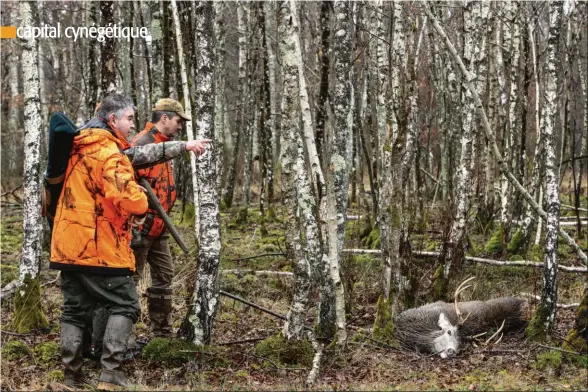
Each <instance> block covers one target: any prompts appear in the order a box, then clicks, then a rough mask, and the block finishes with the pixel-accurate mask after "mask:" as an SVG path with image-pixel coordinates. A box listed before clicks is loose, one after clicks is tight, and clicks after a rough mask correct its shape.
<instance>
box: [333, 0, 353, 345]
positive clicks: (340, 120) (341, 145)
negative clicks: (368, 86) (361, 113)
mask: <svg viewBox="0 0 588 392" xmlns="http://www.w3.org/2000/svg"><path fill="white" fill-rule="evenodd" d="M334 17H335V27H334V35H335V37H334V41H335V42H334V53H335V56H334V60H335V86H334V92H333V106H334V110H333V111H334V127H332V128H331V129H333V135H332V137H331V138H330V140H331V143H330V151H329V165H328V167H329V169H328V171H327V195H326V197H327V211H328V215H327V225H328V233H329V235H328V237H329V240H328V245H329V260H330V275H331V279H332V281H333V284H334V288H335V311H336V317H337V320H336V325H337V337H336V339H337V340H336V342H337V344H338V345H344V344H345V343H346V341H347V329H346V325H345V294H344V289H343V282H342V281H341V251H342V250H343V241H344V239H345V217H346V213H347V201H348V196H349V195H348V188H349V163H350V162H351V143H352V142H353V139H352V137H351V128H352V121H353V99H352V98H353V86H352V84H351V83H352V80H353V77H352V70H353V68H352V67H351V18H350V8H349V3H347V2H345V1H335V4H334Z"/></svg>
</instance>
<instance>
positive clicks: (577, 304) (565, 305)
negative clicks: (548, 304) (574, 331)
mask: <svg viewBox="0 0 588 392" xmlns="http://www.w3.org/2000/svg"><path fill="white" fill-rule="evenodd" d="M520 294H521V295H522V296H523V297H528V298H533V299H536V300H537V301H539V300H541V297H540V296H539V295H534V294H531V293H520ZM555 305H556V306H557V307H558V308H560V309H571V308H578V307H580V303H573V304H555Z"/></svg>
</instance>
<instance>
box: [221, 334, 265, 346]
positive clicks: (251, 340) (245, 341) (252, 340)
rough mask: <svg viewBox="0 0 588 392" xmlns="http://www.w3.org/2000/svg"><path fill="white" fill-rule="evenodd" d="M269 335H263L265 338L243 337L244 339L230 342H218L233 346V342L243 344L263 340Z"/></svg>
mask: <svg viewBox="0 0 588 392" xmlns="http://www.w3.org/2000/svg"><path fill="white" fill-rule="evenodd" d="M267 338H268V337H267V336H266V337H263V338H251V339H242V340H232V341H230V342H224V343H219V344H217V346H232V345H233V344H243V343H255V342H259V341H261V340H265V339H267Z"/></svg>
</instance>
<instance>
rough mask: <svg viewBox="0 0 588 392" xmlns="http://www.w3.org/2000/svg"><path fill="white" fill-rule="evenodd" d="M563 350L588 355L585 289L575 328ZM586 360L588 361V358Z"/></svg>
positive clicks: (587, 303) (587, 291)
mask: <svg viewBox="0 0 588 392" xmlns="http://www.w3.org/2000/svg"><path fill="white" fill-rule="evenodd" d="M578 331H580V332H578ZM563 348H564V349H566V350H569V351H576V352H580V353H587V354H588V289H584V295H583V297H582V301H581V302H580V306H579V307H578V313H576V321H575V323H574V328H572V329H571V330H570V332H569V333H568V335H567V337H566V340H565V341H564V344H563ZM584 359H587V360H588V358H584Z"/></svg>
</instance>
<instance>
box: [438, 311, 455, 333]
mask: <svg viewBox="0 0 588 392" xmlns="http://www.w3.org/2000/svg"><path fill="white" fill-rule="evenodd" d="M437 325H438V326H439V328H441V329H442V330H444V331H446V330H448V329H449V328H451V327H453V325H452V324H451V323H450V322H449V320H448V319H447V316H445V313H439V321H437Z"/></svg>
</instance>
